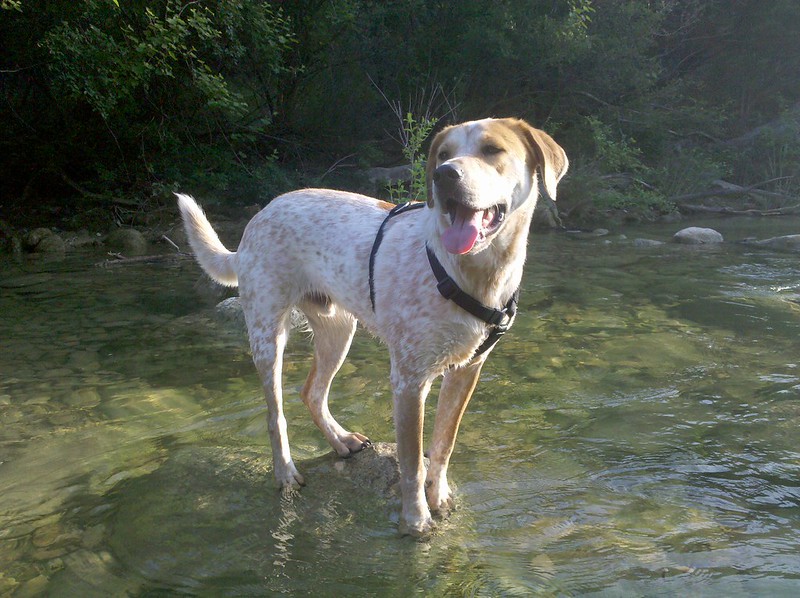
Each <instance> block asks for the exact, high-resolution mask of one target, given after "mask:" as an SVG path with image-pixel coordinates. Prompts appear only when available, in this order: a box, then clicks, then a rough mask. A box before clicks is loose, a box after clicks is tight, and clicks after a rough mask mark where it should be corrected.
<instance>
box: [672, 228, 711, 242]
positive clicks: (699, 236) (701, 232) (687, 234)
mask: <svg viewBox="0 0 800 598" xmlns="http://www.w3.org/2000/svg"><path fill="white" fill-rule="evenodd" d="M672 240H673V241H675V242H676V243H683V244H685V245H713V244H717V243H722V242H723V238H722V235H721V234H720V233H718V232H717V231H715V230H714V229H713V228H701V227H698V226H690V227H689V228H684V229H683V230H679V231H678V232H677V233H675V235H674V236H673V237H672Z"/></svg>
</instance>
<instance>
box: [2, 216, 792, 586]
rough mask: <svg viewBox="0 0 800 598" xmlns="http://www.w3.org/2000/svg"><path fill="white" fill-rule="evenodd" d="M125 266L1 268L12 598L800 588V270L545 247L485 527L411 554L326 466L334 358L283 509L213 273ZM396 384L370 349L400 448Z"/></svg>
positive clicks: (497, 368)
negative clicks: (317, 461)
mask: <svg viewBox="0 0 800 598" xmlns="http://www.w3.org/2000/svg"><path fill="white" fill-rule="evenodd" d="M726 222H730V224H729V226H731V227H734V226H736V227H740V226H743V224H742V221H720V222H718V223H715V224H714V226H715V227H718V228H719V227H723V226H726ZM781 222H782V226H787V227H789V226H794V227H795V228H800V221H796V220H795V221H793V222H791V221H787V220H782V221H781ZM747 225H748V226H759V225H760V224H759V223H757V222H754V221H747ZM770 225H772V224H771V223H770ZM669 232H671V231H669ZM722 232H723V233H724V234H725V235H726V237H731V238H735V237H736V236H739V237H745V236H751V235H754V236H774V234H777V231H769V233H768V234H761V233H760V232H758V231H754V230H750V231H740V232H739V233H734V232H731V231H726V230H724V229H723V230H722ZM788 232H796V231H788ZM645 233H646V234H647V235H648V236H652V237H654V238H666V237H667V236H668V231H666V230H663V229H657V228H653V229H650V230H649V231H644V232H640V234H645ZM629 236H632V235H629ZM98 260H99V257H98V256H90V255H86V256H78V257H74V258H70V259H68V260H67V261H65V262H63V263H58V264H53V263H37V262H29V263H25V264H21V265H20V264H14V263H11V262H4V263H2V264H0V330H2V334H0V354H2V355H3V357H2V360H0V499H1V500H0V595H5V594H8V593H13V592H19V593H21V594H23V595H31V594H33V595H35V594H40V593H48V592H50V593H56V594H61V595H120V594H126V593H127V594H131V595H138V594H146V593H151V592H184V593H204V594H224V593H227V594H237V595H247V594H264V593H288V594H307V593H319V592H322V591H324V592H326V593H331V594H333V593H336V594H338V593H344V592H353V593H362V594H368V595H383V594H389V595H404V594H412V593H416V592H421V593H423V594H426V595H461V594H477V595H515V594H521V595H529V594H531V593H545V594H565V595H570V594H584V593H600V594H605V595H652V594H665V595H686V594H692V595H709V596H711V595H720V594H723V595H754V594H757V595H780V594H786V595H788V594H789V593H790V592H792V591H793V590H796V587H797V584H798V583H800V564H798V561H797V553H798V551H799V550H800V452H798V439H799V438H800V437H798V429H800V401H798V398H800V365H798V361H797V357H796V356H797V355H798V348H799V347H798V338H800V336H799V334H798V333H800V310H799V309H798V305H799V304H800V303H798V301H799V300H800V291H799V289H800V266H798V263H797V259H796V256H795V255H792V254H778V253H770V252H754V251H753V250H752V249H751V248H747V247H741V246H736V245H727V246H724V247H722V248H717V249H715V250H713V251H705V250H702V249H700V250H698V249H697V248H686V247H678V246H673V245H663V246H659V247H648V248H634V247H633V245H632V243H631V242H629V241H625V240H621V239H616V238H612V239H610V241H607V240H604V239H593V240H588V241H574V240H570V239H567V238H565V237H563V236H559V235H538V236H534V237H533V238H532V259H530V261H529V265H528V269H527V272H526V282H525V289H524V294H523V298H522V309H521V313H520V316H519V319H518V322H517V325H516V326H515V329H514V330H513V332H512V333H511V334H510V335H508V336H507V337H506V338H505V339H504V340H503V343H501V344H500V345H499V346H498V347H497V349H496V350H495V351H494V354H493V355H492V358H491V359H490V361H489V363H488V365H487V367H486V368H485V369H484V372H483V381H482V384H481V385H480V386H479V387H478V391H477V392H476V395H475V397H474V399H473V401H472V403H471V405H470V408H469V411H468V413H467V415H466V417H465V421H464V423H463V426H462V431H461V433H460V435H459V443H458V445H457V447H456V451H455V453H454V455H453V460H452V464H451V468H450V469H451V476H452V481H453V484H454V485H455V487H456V492H457V497H458V498H457V500H458V507H459V508H458V510H457V511H456V512H455V513H454V514H453V516H452V517H451V518H450V519H449V520H447V521H444V522H441V524H440V528H441V531H440V533H439V534H437V535H435V536H434V537H433V538H432V539H431V540H430V541H429V542H422V543H420V542H416V541H414V540H411V539H409V538H399V537H398V536H397V532H396V519H397V513H396V506H393V504H392V503H391V502H390V503H388V504H387V503H386V502H385V501H383V500H380V499H377V498H376V497H375V496H374V495H373V494H372V493H371V492H365V491H356V492H354V491H353V488H352V487H348V486H347V484H346V483H343V482H342V481H341V480H339V481H337V480H334V479H331V478H330V476H328V475H327V474H325V473H324V472H320V471H317V470H316V469H314V468H315V467H316V466H315V465H314V464H313V461H309V459H310V458H313V457H317V456H319V455H321V454H323V453H325V452H326V451H327V450H328V449H327V447H326V445H325V443H324V440H323V438H322V436H321V434H319V432H318V431H317V430H316V429H315V428H314V427H313V425H312V424H311V422H310V418H309V417H308V415H307V412H306V410H305V407H304V406H303V405H302V403H301V401H300V400H299V388H300V386H301V384H302V382H303V379H304V376H305V373H306V371H307V369H308V367H309V365H310V358H309V350H308V349H309V347H308V341H307V339H304V338H303V337H302V336H301V335H298V337H297V338H295V339H294V341H293V344H292V345H290V347H289V349H288V352H287V361H286V364H285V377H286V393H285V394H286V411H287V416H288V420H289V426H290V440H291V443H292V445H293V451H294V453H295V457H296V459H297V461H298V462H299V467H300V468H301V470H302V469H305V470H306V473H309V472H311V474H312V475H310V476H309V477H308V482H309V483H308V486H307V487H306V488H304V489H303V490H302V492H300V493H299V494H297V495H294V496H282V495H281V494H280V493H278V492H277V491H276V490H275V487H274V484H273V482H272V479H271V474H270V472H269V469H270V459H269V455H268V442H267V435H266V423H265V408H264V406H263V403H262V401H261V398H260V390H259V384H258V380H257V378H256V375H255V372H254V369H253V367H252V364H251V362H250V358H249V356H248V353H247V347H246V345H245V344H244V343H243V342H242V338H241V336H240V335H239V334H238V333H237V332H235V331H228V330H226V329H225V327H224V325H222V324H220V323H219V322H217V321H216V320H215V319H214V318H213V317H211V316H210V311H209V309H208V308H207V307H208V306H205V305H198V301H197V293H196V290H195V289H194V285H195V281H196V279H197V276H198V270H197V267H196V266H195V265H194V264H193V263H192V262H190V261H182V262H175V263H172V264H170V265H168V266H158V265H153V264H149V265H147V264H144V265H137V266H129V267H127V268H123V269H114V270H105V269H97V268H94V267H92V265H91V264H92V263H94V262H96V261H98ZM387 371H388V369H387V357H386V355H385V351H384V350H383V349H382V348H380V347H379V346H378V345H377V343H375V341H373V340H372V339H369V338H367V337H365V336H359V337H358V338H357V339H356V342H355V343H354V346H353V349H352V351H351V356H350V358H349V360H348V362H347V363H346V364H345V366H344V368H343V371H342V374H341V375H340V377H339V378H338V379H337V381H336V382H335V384H334V388H333V391H332V395H331V401H332V408H333V409H334V410H335V411H337V413H338V414H340V415H341V417H342V418H343V419H344V420H345V421H347V423H348V425H350V426H352V427H353V428H356V429H360V430H364V431H365V432H366V433H368V434H369V435H370V436H371V437H372V438H373V439H375V440H391V439H392V438H393V429H392V424H391V398H390V390H389V387H388V375H387ZM432 409H433V405H431V406H430V409H429V414H430V413H431V412H432ZM430 419H431V418H430V416H429V418H428V421H427V422H426V424H427V425H428V426H430V423H431V422H430ZM359 490H360V489H359Z"/></svg>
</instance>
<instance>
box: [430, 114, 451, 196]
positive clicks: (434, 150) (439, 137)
mask: <svg viewBox="0 0 800 598" xmlns="http://www.w3.org/2000/svg"><path fill="white" fill-rule="evenodd" d="M449 128H450V127H446V128H444V129H442V130H441V131H439V132H438V133H437V134H436V137H434V138H433V141H432V142H431V147H430V149H429V150H428V163H427V164H426V166H425V184H426V187H427V190H428V197H427V203H428V207H429V208H432V207H433V171H434V170H436V159H437V156H438V155H439V147H440V146H441V145H442V142H443V141H444V138H445V135H444V133H445V132H446V131H447V129H449Z"/></svg>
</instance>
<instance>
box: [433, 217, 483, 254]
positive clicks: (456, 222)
mask: <svg viewBox="0 0 800 598" xmlns="http://www.w3.org/2000/svg"><path fill="white" fill-rule="evenodd" d="M483 216H484V211H483V210H479V211H474V210H470V209H469V208H467V207H465V206H458V207H457V208H456V212H455V215H454V217H453V219H452V220H453V223H452V224H451V225H450V227H449V228H448V229H447V230H446V231H444V232H443V233H442V244H443V245H444V248H445V249H446V250H447V251H449V252H450V253H455V254H462V253H467V252H468V251H469V250H470V249H472V246H473V245H475V241H476V240H477V239H478V233H479V231H480V229H481V228H482V227H483Z"/></svg>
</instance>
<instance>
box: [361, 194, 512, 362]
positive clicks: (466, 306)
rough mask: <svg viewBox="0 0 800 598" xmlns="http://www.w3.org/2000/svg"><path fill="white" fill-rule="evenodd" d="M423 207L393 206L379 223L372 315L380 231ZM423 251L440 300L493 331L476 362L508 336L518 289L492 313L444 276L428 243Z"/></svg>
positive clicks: (374, 251) (419, 204)
mask: <svg viewBox="0 0 800 598" xmlns="http://www.w3.org/2000/svg"><path fill="white" fill-rule="evenodd" d="M423 207H425V204H424V203H422V202H417V203H411V202H408V203H404V204H400V205H398V206H395V207H394V208H392V209H391V210H389V213H388V214H387V215H386V218H384V219H383V222H381V225H380V227H379V228H378V232H377V233H376V234H375V241H374V242H373V243H372V251H370V253H369V301H370V303H371V304H372V311H375V281H374V275H375V256H376V255H377V254H378V248H379V247H380V246H381V241H383V230H384V229H385V228H386V224H387V223H388V222H389V220H390V219H391V218H394V217H395V216H397V215H398V214H402V213H403V212H408V211H410V210H416V209H418V208H423ZM425 251H426V253H427V254H428V263H430V266H431V270H432V271H433V275H434V276H435V277H436V281H437V285H436V288H437V289H438V290H439V293H440V294H441V295H442V297H444V298H445V299H447V300H448V301H452V302H453V303H455V304H456V305H458V306H459V307H460V308H461V309H463V310H464V311H466V312H467V313H469V314H471V315H473V316H475V317H476V318H478V319H479V320H481V321H482V322H485V323H486V324H488V325H489V326H491V327H492V328H491V330H490V331H489V335H488V336H487V337H486V340H484V341H483V343H481V345H480V346H479V347H478V348H477V349H476V350H475V354H474V355H473V356H472V359H475V358H476V357H478V356H479V355H483V354H484V353H486V351H488V350H489V349H491V348H492V347H494V346H495V344H497V341H499V340H500V337H501V336H503V335H504V334H505V333H506V332H508V330H509V328H511V324H512V323H513V321H514V315H516V313H517V304H518V303H519V289H517V290H516V291H514V294H513V295H511V298H510V299H509V300H508V303H506V304H505V306H503V308H502V309H495V308H494V307H489V306H487V305H484V304H483V303H481V302H480V301H478V300H477V299H475V298H474V297H472V296H471V295H468V294H467V293H465V292H464V291H462V290H461V287H459V286H458V284H456V281H454V280H453V279H452V278H450V275H449V274H447V270H445V269H444V266H442V263H441V262H440V261H439V260H438V258H437V257H436V254H435V253H433V251H432V250H431V248H430V247H428V244H427V243H426V244H425Z"/></svg>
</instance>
